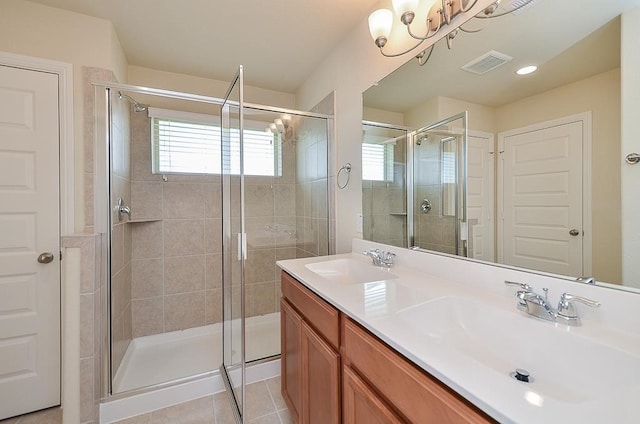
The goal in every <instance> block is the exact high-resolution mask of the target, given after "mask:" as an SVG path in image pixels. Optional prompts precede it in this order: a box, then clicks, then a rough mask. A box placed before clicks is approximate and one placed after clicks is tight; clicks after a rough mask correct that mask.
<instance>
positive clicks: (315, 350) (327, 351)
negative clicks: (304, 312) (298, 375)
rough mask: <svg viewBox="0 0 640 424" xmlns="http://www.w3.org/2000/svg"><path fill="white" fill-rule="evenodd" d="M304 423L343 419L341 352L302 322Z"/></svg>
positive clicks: (336, 422)
mask: <svg viewBox="0 0 640 424" xmlns="http://www.w3.org/2000/svg"><path fill="white" fill-rule="evenodd" d="M302 387H303V395H302V405H303V407H302V413H303V416H302V423H303V424H339V423H340V355H338V353H336V351H335V350H333V349H332V348H331V346H330V345H329V344H328V343H327V342H325V341H324V340H323V339H322V338H321V337H320V336H319V335H318V334H317V333H316V332H315V331H314V330H313V329H312V328H311V327H309V325H307V323H306V322H304V321H303V322H302Z"/></svg>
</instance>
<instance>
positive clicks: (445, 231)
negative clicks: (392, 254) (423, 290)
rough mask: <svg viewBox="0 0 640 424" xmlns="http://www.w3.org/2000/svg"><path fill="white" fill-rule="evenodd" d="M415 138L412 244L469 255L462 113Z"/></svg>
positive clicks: (464, 118)
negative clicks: (426, 209) (427, 206)
mask: <svg viewBox="0 0 640 424" xmlns="http://www.w3.org/2000/svg"><path fill="white" fill-rule="evenodd" d="M414 139H415V143H414V145H413V146H412V147H413V155H412V158H411V159H412V165H413V166H412V168H413V178H412V187H411V190H412V196H410V197H412V198H413V199H414V201H413V202H412V203H413V206H412V208H411V210H412V212H413V214H412V218H413V219H412V224H413V225H412V226H410V227H411V230H412V231H411V234H409V239H410V246H411V247H413V246H417V247H418V248H421V249H427V250H433V251H437V252H442V253H450V254H457V255H463V256H467V254H468V251H467V250H468V243H467V228H466V210H465V203H466V162H465V157H466V114H464V113H463V114H459V115H456V116H453V117H450V118H447V119H444V120H442V121H440V122H437V123H434V124H431V125H428V126H426V127H423V128H421V129H418V130H416V131H415V133H414ZM425 201H427V202H428V203H429V206H430V207H429V210H430V211H429V213H425V207H424V204H425Z"/></svg>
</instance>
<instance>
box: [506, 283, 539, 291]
mask: <svg viewBox="0 0 640 424" xmlns="http://www.w3.org/2000/svg"><path fill="white" fill-rule="evenodd" d="M504 283H505V284H506V285H507V286H518V287H520V288H521V289H522V290H524V291H528V292H530V291H532V290H533V289H532V288H531V286H530V285H529V284H527V283H518V282H517V281H508V280H504Z"/></svg>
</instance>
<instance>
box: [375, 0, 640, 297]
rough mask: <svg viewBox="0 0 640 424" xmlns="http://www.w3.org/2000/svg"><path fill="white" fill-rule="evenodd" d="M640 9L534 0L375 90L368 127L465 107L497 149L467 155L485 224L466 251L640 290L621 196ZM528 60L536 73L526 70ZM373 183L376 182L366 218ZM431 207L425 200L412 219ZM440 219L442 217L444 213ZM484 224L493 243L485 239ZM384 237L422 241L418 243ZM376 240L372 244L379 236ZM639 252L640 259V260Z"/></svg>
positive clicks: (473, 24) (422, 121) (418, 122)
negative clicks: (628, 49) (624, 38)
mask: <svg viewBox="0 0 640 424" xmlns="http://www.w3.org/2000/svg"><path fill="white" fill-rule="evenodd" d="M511 3H514V2H513V1H503V2H502V5H501V7H503V8H504V7H509V5H510V4H511ZM516 3H518V2H516ZM636 7H640V0H613V1H607V2H602V1H601V0H564V1H560V2H559V1H553V0H533V1H532V2H531V3H530V4H529V5H527V6H526V7H524V8H522V9H520V10H518V11H517V12H515V13H513V14H509V15H506V16H503V17H499V18H495V19H472V20H471V21H469V22H468V23H466V24H465V25H464V26H463V28H464V29H465V30H467V31H469V32H465V31H461V32H459V33H458V35H457V36H456V37H455V39H454V40H453V46H452V47H453V48H452V49H451V50H448V49H447V45H446V44H445V43H444V42H439V43H438V44H437V45H436V46H435V48H434V51H433V55H432V56H431V58H430V60H429V61H428V63H427V64H426V65H425V66H419V65H418V63H417V62H416V61H415V60H411V61H409V62H407V63H406V64H405V65H403V66H402V67H400V68H399V69H397V70H396V71H395V72H393V73H392V74H391V75H389V76H388V77H386V78H385V79H384V80H382V81H380V82H378V83H377V84H376V85H375V86H373V87H371V88H370V89H368V90H367V91H365V92H364V93H363V119H364V121H365V122H366V123H367V125H368V126H369V127H370V126H371V125H372V124H373V123H383V124H384V125H386V126H388V127H390V128H397V129H398V130H405V131H407V132H408V133H409V134H411V131H412V130H419V129H421V128H425V127H428V126H429V125H430V124H432V123H436V122H439V121H442V120H443V119H445V118H447V117H450V116H454V115H456V114H460V113H464V112H466V113H467V114H468V122H467V125H468V132H469V137H481V138H482V139H483V140H484V143H485V146H486V148H483V149H480V150H478V151H472V150H473V149H472V148H471V147H469V151H468V154H469V156H468V158H467V159H468V162H467V165H468V169H470V176H469V178H468V179H467V181H466V183H467V191H468V194H467V201H468V208H469V213H468V215H469V218H471V217H475V218H476V219H474V220H473V222H472V220H471V219H469V220H468V223H467V222H465V223H464V224H465V225H467V224H468V231H469V233H468V236H469V242H470V243H474V244H475V245H476V247H477V249H476V251H477V252H482V256H474V255H473V254H463V256H471V257H475V258H476V259H481V260H488V261H491V262H494V263H498V264H504V265H509V266H517V267H520V268H527V269H531V270H534V271H541V272H547V273H552V274H558V275H565V276H568V277H570V278H573V279H575V278H577V277H581V276H593V277H594V278H595V279H596V280H597V281H598V283H601V282H604V283H606V284H610V285H612V287H622V286H625V287H631V288H634V287H635V288H640V281H623V271H622V256H623V252H622V232H623V230H624V224H623V220H622V214H621V188H620V187H621V177H620V175H621V170H622V169H621V167H622V166H625V164H624V162H623V161H622V160H621V157H622V156H623V155H622V153H623V152H621V146H620V140H621V55H620V46H621V14H622V13H625V12H628V11H629V10H632V9H634V8H636ZM638 24H639V25H640V22H639V23H638ZM476 30H480V31H479V32H473V31H476ZM500 62H504V63H503V64H499V66H497V67H495V68H492V67H493V66H495V65H496V64H498V63H500ZM465 65H467V66H465ZM526 65H537V66H538V70H537V71H536V72H533V73H531V74H528V75H523V76H520V75H517V74H516V70H518V69H520V68H521V67H524V66H526ZM464 67H466V68H471V69H467V70H464V69H462V68H464ZM487 69H490V70H489V71H487ZM622 72H628V73H631V74H639V73H640V70H630V69H624V70H622ZM366 130H367V126H365V127H364V132H365V133H366ZM387 131H389V130H387ZM414 134H415V135H414V136H413V137H408V139H407V146H408V149H407V150H408V151H409V153H408V154H407V155H406V158H407V162H406V166H407V168H408V169H411V168H412V165H411V156H410V152H411V151H412V149H413V148H414V147H415V145H416V143H420V140H421V139H422V140H424V138H421V137H418V135H419V134H417V133H414ZM384 142H385V141H384V140H382V143H384ZM397 143H398V141H397V138H396V140H395V144H396V145H397ZM470 146H471V144H470ZM624 153H627V152H624ZM474 155H475V156H474ZM396 165H399V162H398V161H397V159H396ZM474 167H476V169H475V170H474ZM478 167H479V168H478ZM479 169H480V171H479ZM474 172H476V173H479V174H478V175H483V177H482V178H480V179H478V178H476V177H474ZM412 180H413V178H412V177H411V176H409V178H407V181H408V183H407V186H408V187H407V188H406V192H407V193H410V192H411V190H412V189H413V188H412V187H410V184H411V182H412ZM480 180H482V181H480ZM403 184H404V183H403ZM378 186H379V187H380V188H383V189H384V188H388V187H389V186H390V184H389V183H387V184H386V185H385V186H381V185H378ZM371 187H375V184H374V183H371V182H369V181H368V180H367V178H366V177H364V178H363V190H364V192H363V199H365V204H363V214H364V215H365V216H366V215H367V214H368V210H367V207H368V205H367V201H368V199H370V197H371V193H367V189H369V188H371ZM391 187H392V188H396V189H397V187H398V185H397V184H396V185H394V184H391ZM474 195H475V198H474V197H473V196H474ZM411 197H412V196H411V195H407V198H408V199H411ZM418 200H422V199H418ZM421 207H423V205H421V204H420V202H419V201H418V202H416V201H415V199H413V204H412V205H408V206H407V209H412V212H409V215H411V213H420V208H421ZM378 208H380V206H379V205H378ZM471 208H476V210H475V211H473V210H471ZM437 210H439V211H440V212H439V213H440V214H441V215H442V206H438V208H437ZM476 212H477V213H476ZM396 220H397V219H396ZM389 221H390V222H394V218H393V217H391V218H389ZM479 224H480V226H479V227H478V229H479V230H480V231H477V234H482V237H475V238H474V235H473V227H474V225H479ZM407 227H411V225H410V224H409V225H407V223H406V221H405V223H404V224H402V223H398V222H396V225H395V228H397V229H402V231H406V229H407ZM464 228H465V230H467V227H464ZM377 231H378V232H379V233H384V234H386V235H387V236H388V238H389V239H394V238H395V239H397V240H406V241H407V242H408V244H407V245H406V246H407V247H408V246H410V245H411V243H410V240H411V234H408V235H404V234H403V235H397V236H395V237H394V236H393V234H390V233H391V232H392V230H391V229H387V230H384V229H381V228H377ZM373 234H375V231H374V232H371V231H369V233H368V234H367V231H365V234H364V236H365V238H367V239H374V240H375V237H374V236H373ZM436 236H437V234H436ZM376 241H377V240H376ZM419 247H422V246H419ZM428 250H430V249H428ZM462 251H464V252H467V251H468V249H463V250H462ZM450 253H451V252H450ZM626 253H627V254H628V252H626ZM459 254H460V253H459ZM478 254H479V253H478ZM635 256H636V257H637V259H638V260H639V261H640V252H638V253H636V254H635Z"/></svg>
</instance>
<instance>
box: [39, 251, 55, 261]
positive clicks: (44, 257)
mask: <svg viewBox="0 0 640 424" xmlns="http://www.w3.org/2000/svg"><path fill="white" fill-rule="evenodd" d="M52 261H53V253H49V252H44V253H41V254H40V255H39V256H38V262H40V263H41V264H48V263H49V262H52Z"/></svg>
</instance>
